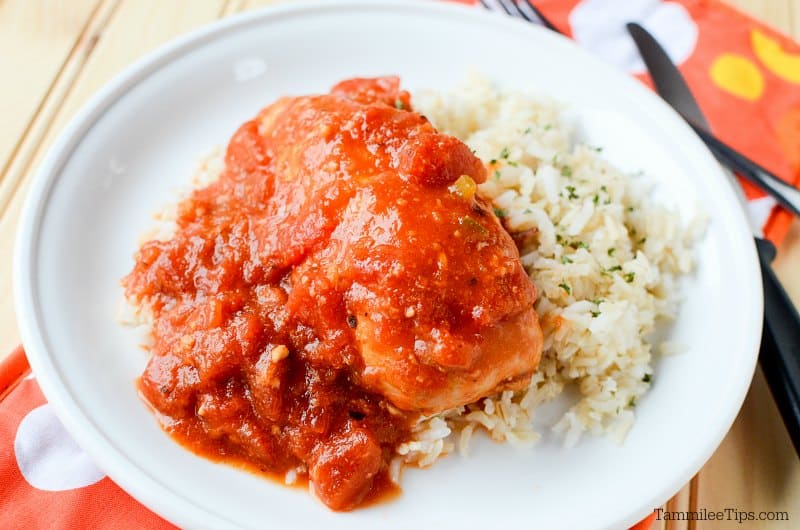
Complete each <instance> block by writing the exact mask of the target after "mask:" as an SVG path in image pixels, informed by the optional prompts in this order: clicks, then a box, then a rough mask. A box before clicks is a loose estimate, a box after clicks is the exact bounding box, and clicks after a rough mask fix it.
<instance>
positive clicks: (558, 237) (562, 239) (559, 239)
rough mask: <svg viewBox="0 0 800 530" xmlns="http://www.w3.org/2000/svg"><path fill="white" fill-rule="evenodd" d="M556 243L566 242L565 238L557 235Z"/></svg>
mask: <svg viewBox="0 0 800 530" xmlns="http://www.w3.org/2000/svg"><path fill="white" fill-rule="evenodd" d="M556 241H558V242H559V243H561V242H562V241H564V237H563V236H562V235H561V234H556Z"/></svg>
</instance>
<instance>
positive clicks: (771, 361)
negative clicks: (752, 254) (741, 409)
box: [756, 238, 800, 456]
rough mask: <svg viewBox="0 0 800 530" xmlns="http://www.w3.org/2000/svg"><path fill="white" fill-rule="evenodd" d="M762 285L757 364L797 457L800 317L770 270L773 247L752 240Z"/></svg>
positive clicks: (799, 448) (799, 439) (799, 438)
mask: <svg viewBox="0 0 800 530" xmlns="http://www.w3.org/2000/svg"><path fill="white" fill-rule="evenodd" d="M756 248H757V249H758V257H759V261H760V262H761V279H762V281H763V283H764V330H763V332H762V336H761V352H760V354H759V357H758V359H759V364H761V370H762V371H763V372H764V377H765V378H766V380H767V383H768V384H769V388H770V392H771V393H772V397H773V399H775V403H776V404H777V405H778V410H780V413H781V417H782V418H783V424H784V425H785V426H786V430H787V431H788V433H789V437H790V438H791V440H792V444H793V445H794V449H795V452H796V453H797V454H798V456H800V316H798V313H797V309H796V308H795V307H794V304H793V303H792V300H791V299H790V298H789V296H788V295H787V294H786V291H784V289H783V287H782V286H781V284H780V281H779V280H778V278H777V277H776V276H775V272H774V271H773V270H772V264H771V263H772V260H773V259H774V257H775V247H774V246H773V245H772V243H770V242H769V241H767V240H765V239H760V238H756Z"/></svg>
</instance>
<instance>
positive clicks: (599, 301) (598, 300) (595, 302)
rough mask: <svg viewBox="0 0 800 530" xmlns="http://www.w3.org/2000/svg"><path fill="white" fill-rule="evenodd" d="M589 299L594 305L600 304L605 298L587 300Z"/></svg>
mask: <svg viewBox="0 0 800 530" xmlns="http://www.w3.org/2000/svg"><path fill="white" fill-rule="evenodd" d="M589 301H590V302H591V303H593V304H594V305H600V304H602V303H603V302H605V300H603V299H602V298H595V299H594V300H589Z"/></svg>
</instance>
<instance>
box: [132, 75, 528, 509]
mask: <svg viewBox="0 0 800 530" xmlns="http://www.w3.org/2000/svg"><path fill="white" fill-rule="evenodd" d="M485 178H486V170H485V168H484V166H483V164H482V163H481V161H480V160H478V159H477V158H476V157H475V156H474V155H473V154H472V152H471V151H470V150H469V148H468V147H467V146H466V145H465V144H463V143H462V142H461V141H459V140H457V139H455V138H453V137H450V136H446V135H443V134H440V133H439V132H437V131H436V129H434V127H433V126H432V125H431V124H430V123H428V121H427V120H426V119H425V117H424V116H422V115H420V114H418V113H416V112H413V111H412V110H411V104H410V97H409V94H408V93H407V92H405V91H402V90H400V88H399V80H398V79H397V78H392V77H387V78H377V79H353V80H349V81H345V82H342V83H340V84H339V85H337V86H336V87H334V88H333V90H332V92H331V93H330V94H326V95H320V96H306V97H294V98H284V99H281V100H278V101H277V102H276V103H274V104H273V105H271V106H269V107H267V108H266V109H264V110H263V111H262V112H261V113H260V114H259V115H258V116H257V118H256V119H254V120H252V121H249V122H247V123H245V124H244V125H243V126H242V127H241V128H240V129H239V130H238V131H237V132H236V134H235V135H234V136H233V138H232V139H231V142H230V144H229V145H228V149H227V152H226V156H225V170H224V172H223V174H222V175H221V177H220V179H219V181H218V182H215V183H214V184H211V185H210V186H208V187H206V188H203V189H200V190H197V191H195V192H194V194H193V195H192V196H191V198H189V199H187V200H186V201H184V202H183V203H182V204H181V205H180V209H179V218H178V222H177V225H178V228H177V230H176V233H175V235H174V236H173V237H172V238H171V239H169V240H167V241H151V242H149V243H146V244H145V245H144V246H143V247H142V248H141V249H140V251H139V252H138V254H137V255H136V264H135V267H134V269H133V271H132V272H131V273H130V275H128V276H127V277H126V278H125V279H124V285H125V288H126V294H127V296H128V297H129V298H130V299H132V300H134V301H135V302H138V303H141V304H143V305H145V306H146V307H148V308H150V309H151V311H152V314H153V320H154V324H153V337H154V341H153V346H152V351H151V353H152V357H151V359H150V362H149V364H148V367H147V368H146V370H145V372H144V374H143V375H142V377H141V380H140V388H141V392H142V394H143V396H144V398H145V399H146V400H147V401H148V402H149V403H150V405H151V406H152V407H153V408H154V409H155V410H156V411H157V412H158V413H159V415H160V418H162V421H163V425H164V428H165V429H166V430H167V431H168V432H170V434H172V435H173V436H174V437H175V438H177V439H178V440H179V441H181V442H182V443H184V444H185V445H187V446H189V447H190V448H192V449H194V450H195V451H197V452H199V453H201V454H204V455H207V456H211V457H216V458H220V459H225V460H238V461H240V462H244V463H248V464H250V465H253V466H256V467H257V468H258V469H260V470H262V471H266V472H273V473H285V472H286V471H287V470H292V469H299V470H300V471H301V472H302V471H303V470H304V469H307V474H308V477H309V480H310V482H311V486H312V487H313V490H314V492H315V493H316V495H317V496H318V497H319V498H320V499H321V500H322V501H323V502H324V503H325V504H326V505H328V506H329V507H330V508H332V509H334V510H347V509H352V508H353V507H355V506H357V505H358V504H360V503H362V502H364V501H365V500H366V499H369V498H371V497H372V496H374V495H375V494H376V493H377V492H378V491H379V490H380V489H381V485H385V484H387V483H388V480H387V479H386V470H387V465H388V461H389V459H390V458H391V457H392V455H393V453H394V448H395V447H396V446H397V445H398V444H399V443H401V442H402V441H405V440H407V439H408V438H409V436H410V432H411V427H412V426H413V424H414V422H415V421H417V419H418V418H419V417H420V415H422V414H425V415H428V414H433V413H437V412H441V411H443V410H447V409H450V408H453V407H457V406H460V405H464V404H467V403H471V402H473V401H476V400H478V399H480V398H481V397H484V396H486V395H489V394H492V393H495V392H497V391H500V390H504V389H516V388H521V387H524V386H526V385H527V383H528V381H529V380H530V376H531V374H532V372H533V371H534V369H535V368H536V366H537V363H538V361H539V357H540V354H541V348H542V334H541V330H540V328H539V324H538V321H537V317H536V313H535V312H534V309H533V302H534V300H535V295H536V293H535V289H534V286H533V284H532V283H531V282H530V280H529V279H528V277H527V274H526V273H525V271H524V270H523V268H522V265H521V263H520V261H519V254H518V251H517V248H516V247H515V245H514V242H513V240H512V239H511V237H510V236H509V235H508V234H507V233H506V231H505V230H504V229H503V227H502V226H501V224H500V222H499V220H498V219H497V217H496V216H495V215H494V213H493V211H492V209H491V208H490V207H489V206H488V204H487V203H486V202H485V201H483V200H482V199H481V198H480V197H479V196H478V195H476V192H475V187H476V183H480V182H482V181H483V180H484V179H485Z"/></svg>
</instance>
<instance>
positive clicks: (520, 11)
mask: <svg viewBox="0 0 800 530" xmlns="http://www.w3.org/2000/svg"><path fill="white" fill-rule="evenodd" d="M480 2H481V5H483V7H485V8H486V9H488V10H489V11H500V10H502V11H503V12H505V13H506V14H507V15H510V16H512V17H514V18H521V19H523V20H527V21H528V22H533V23H541V24H542V25H544V27H546V28H547V29H549V30H551V31H555V32H556V33H561V32H560V31H558V29H557V28H556V27H555V26H554V25H553V23H552V22H550V21H549V20H547V17H545V16H544V15H543V14H542V12H541V11H540V10H539V9H538V8H537V7H536V6H535V5H533V3H532V2H531V1H530V0H520V1H517V0H480Z"/></svg>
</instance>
